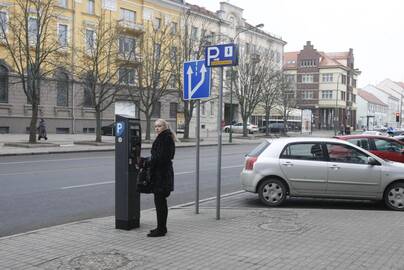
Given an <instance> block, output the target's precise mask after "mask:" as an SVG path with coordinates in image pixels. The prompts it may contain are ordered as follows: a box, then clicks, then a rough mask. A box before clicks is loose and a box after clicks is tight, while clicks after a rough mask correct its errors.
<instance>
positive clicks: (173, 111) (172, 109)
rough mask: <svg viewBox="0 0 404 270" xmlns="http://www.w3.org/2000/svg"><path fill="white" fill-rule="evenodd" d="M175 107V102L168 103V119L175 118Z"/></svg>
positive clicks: (176, 104) (176, 105)
mask: <svg viewBox="0 0 404 270" xmlns="http://www.w3.org/2000/svg"><path fill="white" fill-rule="evenodd" d="M177 107H178V103H176V102H171V103H170V118H177Z"/></svg>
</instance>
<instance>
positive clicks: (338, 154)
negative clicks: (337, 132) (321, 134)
mask: <svg viewBox="0 0 404 270" xmlns="http://www.w3.org/2000/svg"><path fill="white" fill-rule="evenodd" d="M327 152H328V156H329V159H330V161H332V162H342V163H355V164H367V163H368V155H366V154H365V153H363V152H361V151H359V150H358V149H356V148H353V147H351V146H349V145H344V144H336V143H327Z"/></svg>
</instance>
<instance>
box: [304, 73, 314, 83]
mask: <svg viewBox="0 0 404 270" xmlns="http://www.w3.org/2000/svg"><path fill="white" fill-rule="evenodd" d="M313 81H314V75H313V74H303V75H302V83H313Z"/></svg>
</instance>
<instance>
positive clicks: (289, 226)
mask: <svg viewBox="0 0 404 270" xmlns="http://www.w3.org/2000/svg"><path fill="white" fill-rule="evenodd" d="M258 227H260V228H261V229H263V230H266V231H274V232H297V231H300V230H302V229H303V226H301V225H300V224H297V223H284V222H281V223H275V222H270V223H263V224H260V225H259V226H258Z"/></svg>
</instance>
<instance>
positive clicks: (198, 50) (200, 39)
mask: <svg viewBox="0 0 404 270" xmlns="http://www.w3.org/2000/svg"><path fill="white" fill-rule="evenodd" d="M181 22H182V24H183V25H182V27H181V29H180V31H179V32H178V37H179V42H180V46H181V50H180V52H179V53H178V54H177V57H176V58H175V65H174V73H175V78H176V82H177V89H178V96H179V97H180V98H181V102H182V104H183V108H184V137H183V138H184V139H188V138H189V126H190V123H191V120H192V117H193V112H194V108H195V107H196V104H197V100H184V95H183V90H184V81H183V78H182V74H183V70H182V69H183V64H184V62H186V61H190V60H198V59H201V58H203V55H204V49H205V46H207V45H209V44H210V42H211V40H213V38H214V37H213V36H212V34H211V33H208V29H212V23H211V22H210V20H209V19H208V18H205V17H202V16H201V17H199V16H198V15H197V14H193V13H191V12H190V11H188V12H186V13H185V14H184V15H183V17H182V19H181Z"/></svg>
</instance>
